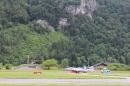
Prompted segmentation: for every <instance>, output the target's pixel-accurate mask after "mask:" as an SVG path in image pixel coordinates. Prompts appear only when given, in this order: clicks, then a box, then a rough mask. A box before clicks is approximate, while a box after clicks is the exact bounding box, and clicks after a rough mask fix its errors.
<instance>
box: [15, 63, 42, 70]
mask: <svg viewBox="0 0 130 86" xmlns="http://www.w3.org/2000/svg"><path fill="white" fill-rule="evenodd" d="M16 70H43V67H42V66H39V65H36V64H29V65H21V66H20V67H18V68H16Z"/></svg>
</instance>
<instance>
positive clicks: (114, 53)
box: [0, 0, 130, 66]
mask: <svg viewBox="0 0 130 86" xmlns="http://www.w3.org/2000/svg"><path fill="white" fill-rule="evenodd" d="M86 1H87V0H86ZM96 1H97V2H98V3H99V8H98V9H97V10H95V11H94V13H93V14H92V16H93V18H92V19H91V18H89V17H88V16H87V15H82V14H77V15H72V14H71V13H69V12H67V11H66V10H65V9H64V8H65V6H69V5H79V4H80V3H79V0H76V1H75V0H66V1H64V3H63V6H59V4H58V3H61V2H62V0H61V1H59V0H57V2H55V0H1V1H0V46H1V47H0V63H1V62H2V63H3V65H5V64H13V65H20V64H25V63H27V58H26V57H27V55H28V54H29V55H30V60H31V61H33V60H35V61H38V62H39V63H40V64H41V63H42V61H44V60H47V59H52V58H55V59H56V60H57V61H58V64H61V62H62V60H63V59H65V58H66V59H68V62H69V66H81V65H83V64H87V63H88V62H87V58H89V59H90V65H93V64H95V63H98V62H120V63H123V64H127V65H130V63H129V61H130V57H129V56H130V53H129V52H130V50H129V49H130V38H129V37H130V30H129V28H130V25H129V23H130V15H129V14H130V10H129V8H130V0H123V1H122V0H96ZM64 17H65V18H67V20H68V23H69V25H68V26H65V27H63V28H61V29H62V30H61V31H60V29H58V25H59V19H60V18H64ZM37 19H42V20H46V21H47V22H48V23H49V24H50V25H51V26H53V27H54V28H55V29H56V30H57V31H56V32H54V34H52V33H53V32H51V31H49V30H48V28H46V27H42V26H40V25H39V24H35V20H37ZM23 24H24V25H23ZM58 31H60V32H58Z"/></svg>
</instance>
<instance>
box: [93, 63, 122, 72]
mask: <svg viewBox="0 0 130 86" xmlns="http://www.w3.org/2000/svg"><path fill="white" fill-rule="evenodd" d="M109 64H119V63H107V62H102V63H97V64H95V65H93V67H94V69H96V70H102V69H104V68H106V67H107V66H108V65H109Z"/></svg>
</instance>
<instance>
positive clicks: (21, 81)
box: [0, 78, 130, 85]
mask: <svg viewBox="0 0 130 86" xmlns="http://www.w3.org/2000/svg"><path fill="white" fill-rule="evenodd" d="M0 84H125V85H127V84H130V78H126V79H0Z"/></svg>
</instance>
